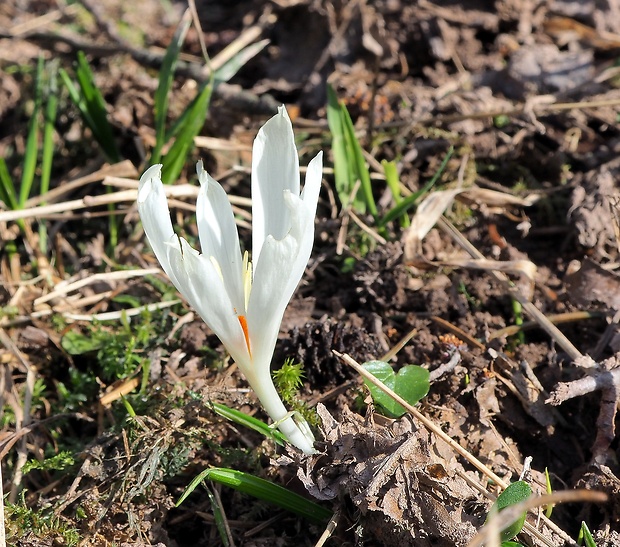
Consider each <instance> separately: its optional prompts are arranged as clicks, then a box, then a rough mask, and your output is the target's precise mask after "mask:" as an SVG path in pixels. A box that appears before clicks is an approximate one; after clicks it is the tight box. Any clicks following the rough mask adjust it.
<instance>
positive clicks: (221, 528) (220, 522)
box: [205, 487, 230, 547]
mask: <svg viewBox="0 0 620 547" xmlns="http://www.w3.org/2000/svg"><path fill="white" fill-rule="evenodd" d="M205 490H206V491H207V496H208V497H209V503H211V510H212V511H213V518H214V519H215V527H216V528H217V532H218V534H219V535H220V540H221V541H222V545H223V546H224V547H230V541H228V533H227V530H226V516H225V515H224V512H223V511H222V506H221V505H220V504H219V503H218V500H217V498H216V497H215V494H214V493H213V492H212V491H211V489H210V488H206V487H205Z"/></svg>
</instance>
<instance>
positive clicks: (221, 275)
mask: <svg viewBox="0 0 620 547" xmlns="http://www.w3.org/2000/svg"><path fill="white" fill-rule="evenodd" d="M209 260H210V261H211V264H213V267H214V268H215V271H216V272H217V275H219V276H220V279H221V280H222V281H224V274H222V268H221V267H220V263H219V262H218V261H217V260H216V258H215V257H214V256H210V257H209Z"/></svg>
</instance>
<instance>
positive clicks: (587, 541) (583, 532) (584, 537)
mask: <svg viewBox="0 0 620 547" xmlns="http://www.w3.org/2000/svg"><path fill="white" fill-rule="evenodd" d="M577 543H578V544H579V545H581V544H582V543H583V545H585V546H586V547H596V542H595V541H594V538H593V537H592V534H591V533H590V529H589V528H588V525H587V524H586V523H585V522H584V521H582V522H581V528H580V529H579V536H578V537H577Z"/></svg>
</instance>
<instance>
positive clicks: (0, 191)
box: [0, 158, 18, 210]
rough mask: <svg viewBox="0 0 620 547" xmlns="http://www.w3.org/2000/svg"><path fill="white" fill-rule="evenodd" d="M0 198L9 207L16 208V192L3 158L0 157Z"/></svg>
mask: <svg viewBox="0 0 620 547" xmlns="http://www.w3.org/2000/svg"><path fill="white" fill-rule="evenodd" d="M0 199H2V201H4V203H5V204H6V206H7V207H8V208H9V209H12V210H15V209H17V208H18V197H17V192H16V191H15V185H14V184H13V179H12V178H11V174H10V173H9V169H8V168H7V166H6V161H4V158H0Z"/></svg>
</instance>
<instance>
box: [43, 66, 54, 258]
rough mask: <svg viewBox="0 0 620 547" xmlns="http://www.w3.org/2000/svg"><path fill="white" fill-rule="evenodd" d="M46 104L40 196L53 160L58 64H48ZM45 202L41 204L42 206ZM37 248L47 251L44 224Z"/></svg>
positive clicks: (47, 182)
mask: <svg viewBox="0 0 620 547" xmlns="http://www.w3.org/2000/svg"><path fill="white" fill-rule="evenodd" d="M46 91H47V93H46V95H47V104H46V106H45V119H44V121H43V153H42V156H41V187H40V193H41V195H42V196H43V195H45V194H46V193H47V192H48V191H49V188H50V179H51V176H52V163H53V160H54V126H55V124H56V114H57V112H58V62H57V61H56V60H54V61H51V62H50V63H48V80H47V90H46ZM44 203H45V202H44V201H43V202H41V204H44ZM39 248H40V249H41V251H42V252H45V251H46V249H47V229H46V225H45V223H43V222H42V223H40V224H39Z"/></svg>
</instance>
